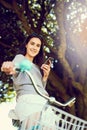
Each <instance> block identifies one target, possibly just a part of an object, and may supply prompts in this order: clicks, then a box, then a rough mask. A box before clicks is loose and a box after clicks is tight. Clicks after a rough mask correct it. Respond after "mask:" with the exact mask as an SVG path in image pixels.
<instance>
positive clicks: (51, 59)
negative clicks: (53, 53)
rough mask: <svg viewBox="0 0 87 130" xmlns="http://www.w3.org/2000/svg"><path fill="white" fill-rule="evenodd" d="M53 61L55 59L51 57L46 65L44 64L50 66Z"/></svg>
mask: <svg viewBox="0 0 87 130" xmlns="http://www.w3.org/2000/svg"><path fill="white" fill-rule="evenodd" d="M53 60H54V58H53V57H49V58H48V59H47V60H46V61H45V63H44V64H47V65H49V64H50V62H51V63H52V62H53Z"/></svg>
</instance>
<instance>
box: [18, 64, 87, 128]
mask: <svg viewBox="0 0 87 130" xmlns="http://www.w3.org/2000/svg"><path fill="white" fill-rule="evenodd" d="M23 65H24V68H23V70H22V71H25V72H26V73H27V75H28V76H29V77H30V79H31V81H32V83H33V86H34V88H35V90H36V92H37V93H38V94H39V95H40V96H42V97H43V98H45V99H46V100H47V102H46V104H45V105H44V107H43V109H42V111H41V113H40V114H39V118H38V117H37V118H36V117H34V116H33V115H31V116H30V119H29V126H28V130H87V121H85V120H83V119H80V118H78V117H76V116H74V115H72V114H69V113H67V112H65V111H63V110H61V109H59V108H58V107H59V106H61V107H66V106H71V105H72V104H73V103H75V101H76V98H75V97H73V98H72V99H70V100H69V101H67V102H66V103H61V102H58V101H56V99H55V98H54V97H48V96H46V95H43V94H42V93H41V92H40V91H39V90H38V88H37V85H36V83H35V81H34V79H33V77H32V75H31V73H30V72H29V69H28V67H26V66H25V63H24V64H23V63H22V67H23ZM26 68H27V69H26ZM20 69H21V67H20V68H17V71H20ZM25 122H26V121H25ZM25 122H23V123H25ZM23 125H24V124H23ZM23 125H21V128H20V129H21V130H23V127H22V126H23Z"/></svg>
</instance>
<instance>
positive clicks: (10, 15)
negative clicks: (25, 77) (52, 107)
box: [0, 0, 87, 124]
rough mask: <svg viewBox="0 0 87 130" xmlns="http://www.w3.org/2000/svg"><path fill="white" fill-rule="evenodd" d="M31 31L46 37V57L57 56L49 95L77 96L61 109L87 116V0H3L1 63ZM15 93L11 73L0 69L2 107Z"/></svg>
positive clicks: (0, 5)
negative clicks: (68, 105)
mask: <svg viewBox="0 0 87 130" xmlns="http://www.w3.org/2000/svg"><path fill="white" fill-rule="evenodd" d="M31 32H37V33H40V34H41V35H42V36H43V37H44V43H45V45H44V51H45V53H46V58H47V57H49V56H51V57H53V58H54V62H53V66H52V70H51V73H50V76H49V79H48V83H47V91H48V92H49V94H50V96H54V97H55V98H56V100H58V101H61V102H66V101H67V100H69V99H70V98H71V97H73V96H75V97H76V103H75V104H74V105H73V106H72V107H71V108H69V107H66V108H60V109H63V110H64V111H67V112H69V113H71V114H73V115H75V116H77V117H79V118H81V119H84V120H87V60H86V58H87V0H78V1H77V0H0V67H1V65H2V63H3V61H6V60H8V61H9V60H12V59H13V58H14V56H15V55H16V52H17V50H18V48H19V46H20V45H21V44H23V41H24V40H25V38H26V37H27V36H28V35H29V34H30V33H31ZM15 95H16V94H15V91H14V89H13V82H12V77H11V76H7V75H6V74H4V73H2V72H1V71H0V108H2V106H3V105H2V104H9V103H12V102H13V100H14V98H15ZM6 106H9V105H6ZM12 106H14V103H13V105H12ZM4 108H5V110H4V111H6V110H7V107H4ZM8 109H9V108H8ZM0 115H1V111H0ZM2 116H3V114H2ZM1 119H2V118H1V116H0V121H1ZM4 124H5V123H4Z"/></svg>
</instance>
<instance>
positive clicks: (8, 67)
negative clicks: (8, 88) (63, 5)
mask: <svg viewBox="0 0 87 130" xmlns="http://www.w3.org/2000/svg"><path fill="white" fill-rule="evenodd" d="M14 67H15V66H14V64H13V62H11V61H6V62H3V64H2V66H1V71H2V72H5V73H6V74H10V75H13V74H15V73H16V71H15V69H14Z"/></svg>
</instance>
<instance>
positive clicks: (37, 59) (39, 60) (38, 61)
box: [18, 33, 44, 67]
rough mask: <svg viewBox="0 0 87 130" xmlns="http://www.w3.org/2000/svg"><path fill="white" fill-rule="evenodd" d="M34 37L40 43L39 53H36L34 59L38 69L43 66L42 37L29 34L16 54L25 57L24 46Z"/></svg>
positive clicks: (36, 34)
mask: <svg viewBox="0 0 87 130" xmlns="http://www.w3.org/2000/svg"><path fill="white" fill-rule="evenodd" d="M33 37H36V38H39V39H40V41H41V48H40V51H39V53H38V55H37V56H36V57H35V58H34V61H33V62H34V63H35V64H37V65H38V66H39V67H40V66H41V65H42V64H43V62H44V49H43V47H44V40H43V37H42V36H41V35H40V34H38V33H32V34H30V35H29V36H28V37H27V38H26V39H25V41H24V43H23V44H22V45H21V46H20V48H19V51H18V54H22V55H25V54H26V44H27V43H28V42H29V41H30V39H31V38H33Z"/></svg>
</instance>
